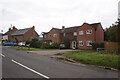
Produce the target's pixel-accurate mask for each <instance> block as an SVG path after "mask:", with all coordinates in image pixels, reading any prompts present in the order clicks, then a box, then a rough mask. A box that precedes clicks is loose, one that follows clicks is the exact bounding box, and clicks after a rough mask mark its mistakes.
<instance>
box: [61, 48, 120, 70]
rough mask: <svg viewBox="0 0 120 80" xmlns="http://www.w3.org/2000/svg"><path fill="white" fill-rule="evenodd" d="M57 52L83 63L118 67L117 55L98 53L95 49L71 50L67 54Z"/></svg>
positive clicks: (119, 67) (119, 66)
mask: <svg viewBox="0 0 120 80" xmlns="http://www.w3.org/2000/svg"><path fill="white" fill-rule="evenodd" d="M59 54H61V55H63V56H66V57H69V58H72V59H73V60H75V61H78V62H81V63H84V64H91V65H97V66H105V67H110V68H116V69H120V65H119V59H120V58H119V55H112V54H98V53H97V52H96V51H93V50H81V51H71V52H69V53H67V54H64V53H59Z"/></svg>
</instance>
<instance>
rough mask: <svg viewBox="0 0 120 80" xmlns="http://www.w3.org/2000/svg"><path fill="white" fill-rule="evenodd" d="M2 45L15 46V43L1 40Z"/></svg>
mask: <svg viewBox="0 0 120 80" xmlns="http://www.w3.org/2000/svg"><path fill="white" fill-rule="evenodd" d="M3 46H17V43H12V42H3Z"/></svg>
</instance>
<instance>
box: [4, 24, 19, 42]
mask: <svg viewBox="0 0 120 80" xmlns="http://www.w3.org/2000/svg"><path fill="white" fill-rule="evenodd" d="M16 31H17V28H15V26H13V27H12V28H9V30H8V31H7V32H6V33H4V34H3V40H10V41H12V37H11V34H13V33H15V32H16Z"/></svg>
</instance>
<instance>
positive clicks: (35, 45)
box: [30, 38, 43, 48]
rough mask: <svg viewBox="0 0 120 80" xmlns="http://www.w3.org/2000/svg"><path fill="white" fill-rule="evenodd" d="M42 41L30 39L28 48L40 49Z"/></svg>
mask: <svg viewBox="0 0 120 80" xmlns="http://www.w3.org/2000/svg"><path fill="white" fill-rule="evenodd" d="M42 43H43V42H42V41H39V40H38V39H37V38H34V39H32V41H31V43H30V47H33V48H40V47H41V45H42Z"/></svg>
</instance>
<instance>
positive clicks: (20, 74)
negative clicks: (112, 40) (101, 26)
mask: <svg viewBox="0 0 120 80" xmlns="http://www.w3.org/2000/svg"><path fill="white" fill-rule="evenodd" d="M0 56H2V77H3V78H47V79H49V78H118V72H117V71H113V70H106V69H102V68H98V67H92V66H84V65H76V64H71V63H67V62H61V61H57V60H55V59H51V58H50V57H47V56H41V55H38V54H33V53H32V54H31V53H27V52H25V51H17V50H14V49H11V48H8V47H3V48H2V54H1V53H0Z"/></svg>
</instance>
